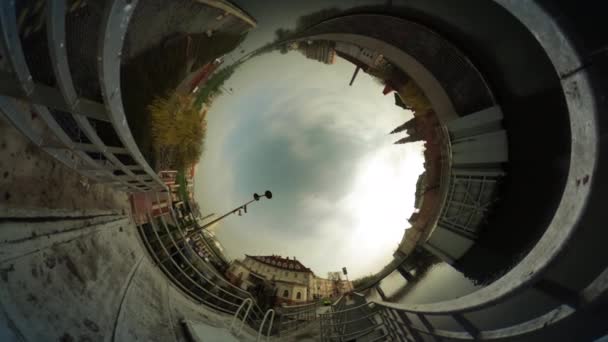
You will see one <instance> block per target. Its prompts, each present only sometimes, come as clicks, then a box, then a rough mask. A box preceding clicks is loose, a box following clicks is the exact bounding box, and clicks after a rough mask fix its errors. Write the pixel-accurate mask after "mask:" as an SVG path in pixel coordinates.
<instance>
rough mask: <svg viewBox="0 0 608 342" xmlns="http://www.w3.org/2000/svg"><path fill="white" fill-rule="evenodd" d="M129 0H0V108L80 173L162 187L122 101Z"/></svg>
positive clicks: (114, 182)
mask: <svg viewBox="0 0 608 342" xmlns="http://www.w3.org/2000/svg"><path fill="white" fill-rule="evenodd" d="M136 4H137V1H127V0H107V1H67V0H48V1H44V0H27V1H19V2H18V3H16V2H15V1H2V2H0V29H1V38H0V50H1V51H0V54H1V56H0V94H1V95H0V110H1V111H2V113H3V114H4V115H5V116H6V118H7V119H8V120H9V121H10V122H11V123H12V124H13V125H14V126H15V127H17V128H18V129H19V130H20V131H21V132H22V133H23V134H24V135H25V136H27V137H28V138H29V139H30V140H31V141H32V142H33V143H34V144H35V145H36V146H38V147H40V148H41V149H43V150H44V151H46V152H47V153H49V154H50V155H51V156H53V157H54V158H56V159H57V160H59V161H60V162H62V163H63V164H65V165H66V166H68V167H70V168H72V169H74V170H75V171H76V172H78V173H79V174H81V175H82V176H85V177H88V178H90V179H92V180H94V181H96V182H100V183H104V184H108V185H111V186H113V187H116V188H118V189H120V190H124V191H129V192H144V191H151V190H155V191H164V190H165V186H164V184H163V182H162V181H161V180H160V179H159V178H158V176H157V175H156V173H155V172H154V170H153V169H152V168H151V167H150V166H149V165H148V162H147V161H146V160H145V159H144V157H143V155H142V154H141V152H140V150H139V148H138V147H137V145H136V143H135V141H134V139H133V136H132V135H131V131H130V129H129V126H128V124H127V119H126V116H125V113H124V109H123V105H122V97H121V89H120V62H121V50H122V45H123V39H124V36H125V33H126V31H127V27H128V23H129V19H130V17H131V14H132V13H133V9H134V8H135V6H136Z"/></svg>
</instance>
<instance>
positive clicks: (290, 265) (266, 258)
mask: <svg viewBox="0 0 608 342" xmlns="http://www.w3.org/2000/svg"><path fill="white" fill-rule="evenodd" d="M246 256H247V257H249V258H251V259H254V260H256V261H259V262H261V263H264V264H266V265H270V266H274V267H277V268H281V269H284V270H288V271H295V272H311V273H312V271H311V270H310V268H308V267H306V266H304V265H302V263H301V262H300V261H298V260H296V259H295V258H293V259H290V258H289V257H287V258H283V257H281V256H279V255H246Z"/></svg>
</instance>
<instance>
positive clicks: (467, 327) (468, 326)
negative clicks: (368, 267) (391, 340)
mask: <svg viewBox="0 0 608 342" xmlns="http://www.w3.org/2000/svg"><path fill="white" fill-rule="evenodd" d="M607 293H608V268H607V269H605V270H604V271H603V272H602V273H601V274H600V275H599V276H597V277H596V278H595V279H594V280H593V282H591V283H590V284H589V285H588V286H587V287H586V288H585V289H584V290H583V291H582V292H581V293H580V295H579V297H580V298H584V299H585V300H584V303H583V304H581V305H580V307H579V308H573V307H570V306H569V305H567V304H557V305H556V307H555V308H553V309H552V310H549V311H548V312H546V313H544V314H542V315H540V316H538V317H536V318H533V319H530V320H527V321H525V322H521V323H517V324H514V325H510V326H508V327H505V328H498V329H492V330H483V329H480V328H478V327H476V326H475V325H474V324H473V322H471V321H469V320H468V319H466V318H465V317H464V315H462V314H461V313H445V314H435V315H433V316H445V317H450V318H452V319H453V320H454V321H455V322H456V323H457V324H458V325H460V326H461V327H462V328H463V329H464V331H462V330H445V329H439V328H437V327H434V326H433V325H432V323H431V322H430V321H429V320H428V319H427V317H426V315H432V314H424V313H419V312H415V311H411V310H403V309H401V308H399V306H395V305H394V304H393V303H388V302H383V301H375V300H373V301H369V302H367V303H365V304H363V305H359V306H357V307H355V308H349V309H346V310H342V311H335V312H330V313H326V314H323V315H321V322H322V327H323V326H326V327H330V328H331V327H335V326H339V325H345V324H347V323H352V322H353V321H356V320H361V319H363V318H369V317H371V316H374V315H380V318H381V319H382V322H381V323H376V324H374V327H376V328H377V327H380V326H384V327H385V328H386V329H387V330H388V334H389V335H391V336H398V337H401V336H403V339H399V338H397V340H399V341H405V340H406V336H412V335H416V336H417V335H419V334H423V335H429V336H433V337H438V338H448V339H454V340H467V341H468V340H496V339H505V338H514V337H517V336H521V335H524V334H527V333H531V332H534V331H536V330H539V329H542V328H545V327H546V326H547V325H551V324H556V323H558V322H560V321H562V320H564V319H566V318H568V317H570V316H571V315H573V314H574V313H575V312H576V311H577V310H581V309H585V305H590V304H591V303H593V302H595V301H596V300H598V299H599V298H601V297H602V296H604V295H606V294H607ZM375 306H377V309H376V310H375V311H374V312H373V313H371V314H369V315H367V316H366V317H363V318H359V319H356V320H350V321H340V320H339V319H338V322H339V323H338V324H335V323H332V322H331V321H332V319H334V318H333V317H337V318H340V317H341V316H343V315H345V313H346V312H347V311H352V310H356V309H361V308H364V307H369V308H373V307H375ZM408 315H415V316H416V317H417V318H418V320H419V321H420V322H421V323H422V325H423V326H419V325H417V324H414V323H413V322H412V320H411V319H410V317H409V316H408ZM323 321H329V322H326V323H323ZM327 331H329V332H331V333H329V334H328V335H325V336H322V338H335V337H340V338H343V337H345V336H349V335H352V334H353V333H348V334H345V333H344V331H342V332H341V333H336V332H337V331H338V330H336V329H328V330H327ZM324 332H325V331H324V330H323V329H322V330H321V333H322V334H323V333H324Z"/></svg>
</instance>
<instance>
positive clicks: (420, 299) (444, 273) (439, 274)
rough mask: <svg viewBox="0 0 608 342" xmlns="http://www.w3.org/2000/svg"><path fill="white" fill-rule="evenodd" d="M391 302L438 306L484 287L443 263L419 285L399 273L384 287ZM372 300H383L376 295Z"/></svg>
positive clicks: (388, 280)
mask: <svg viewBox="0 0 608 342" xmlns="http://www.w3.org/2000/svg"><path fill="white" fill-rule="evenodd" d="M380 286H381V287H382V289H383V290H384V292H385V294H386V296H387V297H388V298H389V300H390V301H391V302H395V303H403V304H405V303H408V304H425V303H434V302H439V301H442V300H449V299H452V298H456V297H461V296H464V295H466V294H469V293H471V292H473V291H475V290H476V289H479V288H481V286H476V285H473V283H472V282H471V281H470V280H469V279H467V278H465V277H464V276H463V275H462V273H460V272H458V271H456V270H455V269H453V268H452V267H451V266H450V265H448V264H445V263H440V264H437V265H434V266H432V268H431V269H430V270H428V272H427V273H426V274H424V275H422V277H421V278H419V279H418V280H417V281H415V282H414V283H412V284H408V283H407V281H406V280H405V279H404V278H403V276H402V275H401V274H400V273H399V272H398V271H395V272H393V273H391V274H390V275H389V276H388V277H386V278H384V279H383V280H382V282H381V283H380ZM370 299H373V300H381V298H380V296H379V295H378V294H377V292H376V291H372V292H371V293H370Z"/></svg>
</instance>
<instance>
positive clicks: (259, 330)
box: [256, 309, 275, 342]
mask: <svg viewBox="0 0 608 342" xmlns="http://www.w3.org/2000/svg"><path fill="white" fill-rule="evenodd" d="M268 316H270V321H269V323H268V328H267V329H266V342H268V341H270V333H271V332H272V323H273V322H274V316H275V311H274V309H268V311H266V314H264V319H262V323H261V324H260V328H259V329H258V337H257V338H256V342H260V339H261V338H262V334H263V330H264V325H265V324H266V320H267V319H268Z"/></svg>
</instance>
